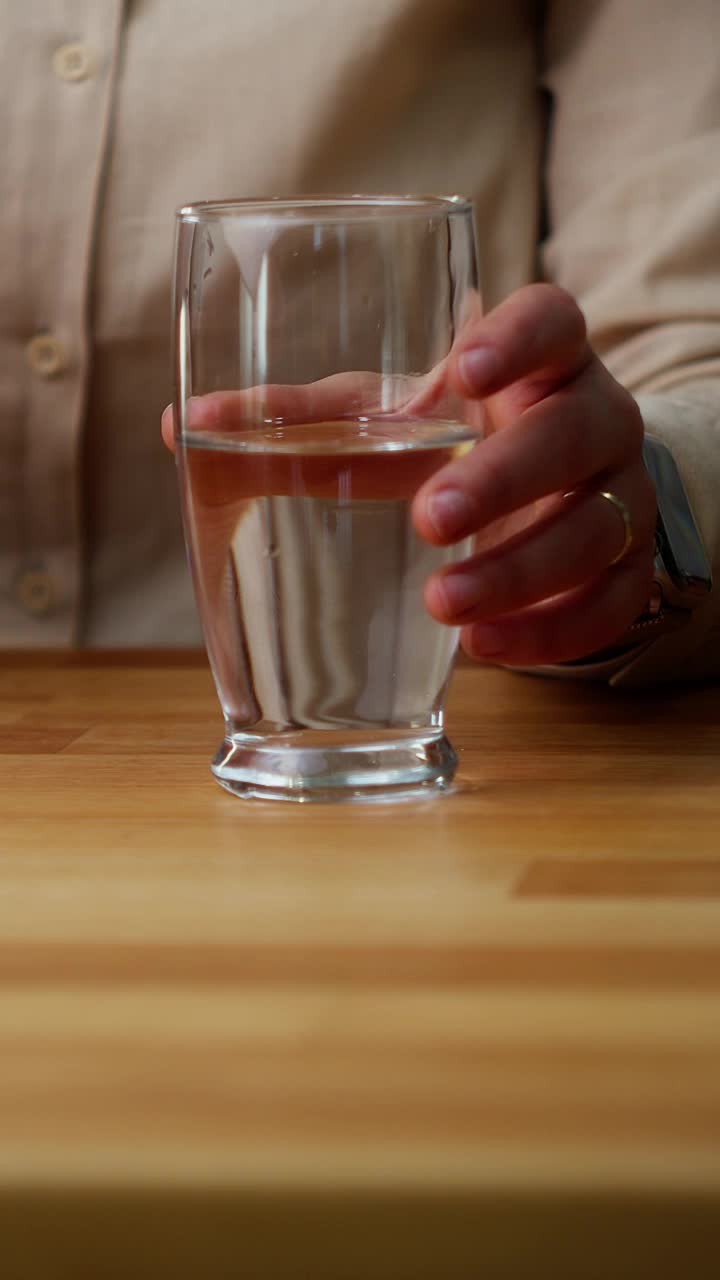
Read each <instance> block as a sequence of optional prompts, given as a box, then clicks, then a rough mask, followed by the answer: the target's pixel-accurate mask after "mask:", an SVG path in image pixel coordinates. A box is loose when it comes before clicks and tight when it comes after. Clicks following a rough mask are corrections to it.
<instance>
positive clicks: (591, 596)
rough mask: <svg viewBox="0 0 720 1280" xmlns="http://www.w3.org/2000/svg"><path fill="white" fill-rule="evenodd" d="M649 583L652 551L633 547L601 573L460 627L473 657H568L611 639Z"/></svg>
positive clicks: (522, 661) (539, 662)
mask: <svg viewBox="0 0 720 1280" xmlns="http://www.w3.org/2000/svg"><path fill="white" fill-rule="evenodd" d="M651 584H652V557H651V556H650V555H649V554H648V552H647V551H646V550H645V551H641V552H638V553H631V554H630V555H628V556H627V557H626V559H624V560H623V561H622V562H621V564H619V565H617V566H616V567H615V568H614V569H608V570H606V572H605V573H604V574H602V575H601V576H600V577H598V578H595V579H593V580H592V581H590V582H585V583H584V584H583V585H582V586H580V587H577V588H575V589H574V590H572V591H569V592H566V593H564V594H562V595H559V596H555V597H553V598H552V599H550V600H545V601H543V602H542V603H541V604H536V605H532V606H531V607H530V608H527V609H521V610H519V611H518V612H517V613H511V614H506V615H504V616H502V617H499V618H494V619H492V620H491V621H487V622H485V621H483V622H473V623H470V624H469V625H468V626H466V627H464V628H463V630H462V632H461V636H460V638H461V642H462V645H463V648H464V649H465V650H466V652H467V653H468V654H470V656H471V657H473V658H478V659H485V660H486V661H493V662H499V663H502V664H504V665H507V666H523V667H524V666H527V667H532V666H543V665H546V664H551V663H558V662H571V661H572V660H573V659H576V658H584V657H586V656H587V655H588V654H592V653H597V652H599V651H600V650H602V649H604V648H607V647H608V646H610V645H612V644H613V643H614V642H615V641H616V640H617V639H618V637H619V636H621V635H622V634H623V632H624V631H625V629H626V627H628V626H630V623H631V622H633V621H634V619H635V618H636V617H637V615H638V614H639V613H640V612H641V610H642V608H643V607H644V604H645V603H646V601H647V599H648V596H649V593H650V587H651Z"/></svg>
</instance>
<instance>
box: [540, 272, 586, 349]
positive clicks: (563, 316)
mask: <svg viewBox="0 0 720 1280" xmlns="http://www.w3.org/2000/svg"><path fill="white" fill-rule="evenodd" d="M537 288H538V289H539V290H542V301H543V305H544V306H545V307H547V308H552V310H553V311H554V313H555V315H556V316H557V318H558V320H560V321H562V324H563V327H564V329H565V331H566V333H567V336H568V338H569V339H570V340H572V341H574V342H577V343H578V345H579V344H580V343H582V342H584V341H585V339H586V338H587V323H586V321H585V316H584V314H583V312H582V310H581V308H580V306H579V305H578V302H577V300H576V299H575V298H574V297H573V295H572V294H571V293H569V292H568V290H567V289H563V288H562V286H561V285H559V284H541V285H538V286H537Z"/></svg>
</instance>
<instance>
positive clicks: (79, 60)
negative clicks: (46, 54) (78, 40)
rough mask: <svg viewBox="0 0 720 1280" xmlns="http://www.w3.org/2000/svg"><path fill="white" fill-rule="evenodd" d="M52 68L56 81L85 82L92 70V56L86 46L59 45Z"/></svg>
mask: <svg viewBox="0 0 720 1280" xmlns="http://www.w3.org/2000/svg"><path fill="white" fill-rule="evenodd" d="M52 67H53V71H54V72H55V75H56V76H57V78H58V80H70V81H77V80H87V79H88V76H91V75H92V73H93V70H94V64H93V56H92V53H91V52H90V50H89V49H88V47H87V45H86V44H61V45H60V48H59V49H56V50H55V52H54V54H53V60H52Z"/></svg>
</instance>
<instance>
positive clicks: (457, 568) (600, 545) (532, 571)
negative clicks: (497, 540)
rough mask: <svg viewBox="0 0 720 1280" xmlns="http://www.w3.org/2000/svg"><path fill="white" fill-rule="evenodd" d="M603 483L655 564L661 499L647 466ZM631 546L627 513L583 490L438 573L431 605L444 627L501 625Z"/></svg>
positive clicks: (640, 549) (431, 584)
mask: <svg viewBox="0 0 720 1280" xmlns="http://www.w3.org/2000/svg"><path fill="white" fill-rule="evenodd" d="M603 483H604V485H605V486H606V487H607V489H608V490H609V491H610V492H612V493H614V494H615V495H616V496H617V497H618V499H619V500H620V502H621V503H622V504H623V505H624V506H625V508H626V510H627V511H628V513H630V520H631V527H632V535H633V543H634V547H635V549H636V551H637V553H638V554H644V555H645V558H646V560H648V561H649V558H650V551H649V548H650V547H651V544H652V535H653V530H654V519H655V499H654V492H653V488H652V484H651V483H650V481H649V478H648V476H647V473H646V472H645V470H644V468H643V467H642V464H640V463H638V464H637V465H636V466H635V467H634V468H632V469H630V470H628V471H625V472H623V473H621V474H619V475H613V476H608V477H606V478H605V480H604V481H603ZM625 541H626V528H625V521H624V518H623V515H622V513H621V511H620V510H618V508H617V507H615V506H614V505H613V504H612V503H611V502H608V501H607V499H605V498H603V497H601V496H600V494H599V493H598V492H592V491H580V492H578V493H574V494H572V495H571V496H570V497H569V498H568V499H566V500H565V501H564V502H563V503H562V504H561V506H560V508H559V509H558V510H556V511H554V512H553V513H552V514H551V515H549V516H548V517H547V518H545V519H544V520H542V521H539V522H537V523H536V524H534V525H532V526H530V527H529V528H527V529H525V530H523V532H522V533H520V534H519V535H517V536H515V537H512V538H510V539H508V540H507V541H506V542H504V543H502V544H501V545H499V546H494V547H492V548H490V549H488V550H485V551H483V553H482V554H480V555H475V556H473V557H471V558H470V559H468V560H465V561H462V562H461V563H457V564H454V565H451V566H449V567H448V568H447V569H445V570H443V571H441V572H440V573H437V574H435V575H433V577H432V578H430V579H429V581H428V583H427V584H426V588H425V601H426V604H427V607H428V609H429V611H430V613H431V614H432V615H433V617H435V618H437V620H438V621H439V622H445V623H449V624H451V625H465V624H466V623H468V622H472V621H475V620H482V619H495V618H497V617H498V616H499V615H502V614H506V613H512V612H517V611H518V610H521V609H524V608H526V607H527V606H529V605H533V604H536V603H538V602H539V601H542V600H546V599H548V598H550V597H553V596H557V595H559V594H560V593H562V592H565V591H568V590H571V589H573V588H575V587H579V586H580V585H582V583H584V582H587V581H594V580H595V579H596V578H598V577H599V576H600V575H601V574H603V573H604V572H605V570H607V569H608V568H609V567H610V566H611V565H612V564H613V562H614V561H615V560H616V558H617V557H618V556H619V555H620V554H622V552H623V548H624V546H625ZM631 549H632V547H631Z"/></svg>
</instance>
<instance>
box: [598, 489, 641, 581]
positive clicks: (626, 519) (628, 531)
mask: <svg viewBox="0 0 720 1280" xmlns="http://www.w3.org/2000/svg"><path fill="white" fill-rule="evenodd" d="M598 497H599V498H605V499H606V501H607V502H610V503H611V504H612V506H613V507H614V508H615V510H616V511H617V512H619V514H620V515H621V516H622V522H623V526H624V529H625V541H624V543H623V545H622V548H621V550H620V551H618V553H617V555H616V556H615V559H614V560H611V561H610V565H611V566H612V565H614V564H619V563H620V561H621V560H622V559H624V557H625V556H626V555H627V553H628V551H629V550H630V548H631V546H632V540H633V527H632V521H631V519H630V512H629V511H628V509H627V507H626V506H625V503H624V502H623V501H622V499H621V498H618V496H617V494H615V493H609V492H608V490H607V489H599V490H598Z"/></svg>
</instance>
